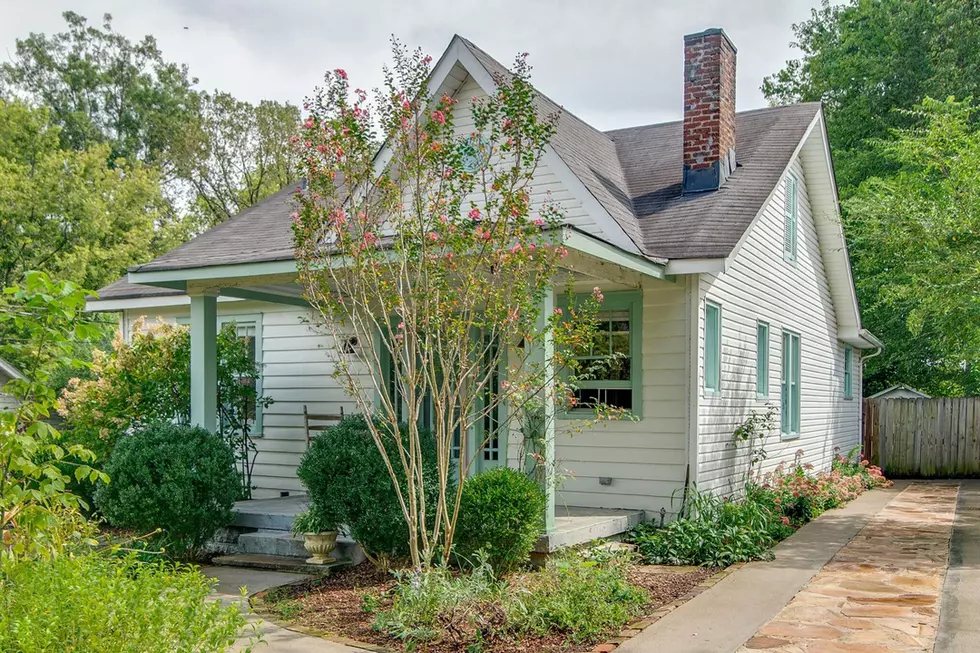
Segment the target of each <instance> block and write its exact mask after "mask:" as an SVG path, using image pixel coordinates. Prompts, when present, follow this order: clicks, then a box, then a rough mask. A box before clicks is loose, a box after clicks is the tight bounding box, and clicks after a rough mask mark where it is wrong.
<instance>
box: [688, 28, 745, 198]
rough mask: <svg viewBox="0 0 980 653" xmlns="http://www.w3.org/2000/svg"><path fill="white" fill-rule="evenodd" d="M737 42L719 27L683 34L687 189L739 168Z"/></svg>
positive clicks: (713, 184)
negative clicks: (737, 157) (736, 94)
mask: <svg viewBox="0 0 980 653" xmlns="http://www.w3.org/2000/svg"><path fill="white" fill-rule="evenodd" d="M735 52H736V51H735V46H734V45H732V42H731V40H730V39H729V38H728V35H727V34H725V32H724V30H721V29H709V30H705V31H704V32H699V33H697V34H688V35H687V36H685V37H684V192H685V193H695V192H700V191H707V190H717V189H718V188H720V187H721V185H722V184H723V183H725V180H726V179H727V178H728V175H730V174H731V173H732V172H734V171H735Z"/></svg>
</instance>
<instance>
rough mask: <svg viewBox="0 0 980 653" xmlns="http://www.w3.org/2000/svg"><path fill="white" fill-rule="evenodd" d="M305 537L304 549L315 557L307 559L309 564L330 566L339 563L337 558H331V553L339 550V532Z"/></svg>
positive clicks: (306, 534)
mask: <svg viewBox="0 0 980 653" xmlns="http://www.w3.org/2000/svg"><path fill="white" fill-rule="evenodd" d="M303 536H304V538H303V548H305V549H306V550H307V552H308V553H309V554H310V555H311V556H313V557H311V558H307V559H306V562H307V563H308V564H311V565H328V564H330V563H331V562H336V561H337V559H336V558H331V557H330V552H331V551H333V550H334V549H335V548H337V531H324V532H322V533H304V534H303Z"/></svg>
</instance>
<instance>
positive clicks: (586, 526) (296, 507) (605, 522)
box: [234, 495, 645, 559]
mask: <svg viewBox="0 0 980 653" xmlns="http://www.w3.org/2000/svg"><path fill="white" fill-rule="evenodd" d="M306 508H307V499H306V496H305V495H293V496H288V497H278V498H274V499H253V500H251V501H239V502H238V503H236V504H235V506H234V511H235V522H234V529H235V530H237V531H238V532H239V534H238V543H239V544H240V548H241V549H242V552H243V553H247V554H253V555H269V556H284V557H291V556H292V557H298V556H303V555H305V554H304V552H303V548H302V542H301V540H300V539H299V538H293V537H292V534H291V532H290V529H291V528H292V525H293V520H294V519H295V518H296V516H297V515H299V514H300V513H302V512H304V511H305V510H306ZM644 518H645V513H644V511H642V510H620V509H611V508H583V507H579V506H564V505H558V506H556V507H555V525H554V528H552V529H550V530H548V531H547V532H545V533H542V535H541V537H540V538H539V539H538V542H537V544H536V545H535V547H534V551H535V553H536V554H539V555H546V554H549V553H553V552H555V551H557V550H559V549H563V548H567V547H573V546H578V545H581V544H587V543H588V542H591V541H593V540H597V539H602V538H610V537H615V536H617V535H620V534H622V533H625V532H626V531H628V530H630V529H631V528H633V527H634V526H636V525H637V524H639V523H640V522H641V521H643V520H644ZM338 541H339V542H340V543H341V544H342V545H344V548H347V549H350V548H352V546H353V542H352V541H351V540H349V539H346V538H344V537H343V536H341V537H340V538H338ZM352 554H354V555H352ZM346 557H349V558H352V559H360V558H359V557H358V556H357V555H356V554H355V552H353V551H348V552H347V554H346Z"/></svg>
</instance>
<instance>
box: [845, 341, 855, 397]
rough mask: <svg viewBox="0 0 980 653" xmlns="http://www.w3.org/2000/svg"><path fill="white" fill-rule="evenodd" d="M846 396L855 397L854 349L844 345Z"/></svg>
mask: <svg viewBox="0 0 980 653" xmlns="http://www.w3.org/2000/svg"><path fill="white" fill-rule="evenodd" d="M844 398H845V399H853V398H854V349H853V348H852V347H851V346H850V345H844Z"/></svg>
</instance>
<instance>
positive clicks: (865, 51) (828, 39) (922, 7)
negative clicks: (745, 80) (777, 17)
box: [762, 0, 980, 197]
mask: <svg viewBox="0 0 980 653" xmlns="http://www.w3.org/2000/svg"><path fill="white" fill-rule="evenodd" d="M978 24H980V3H976V2H964V1H963V0H850V2H847V3H844V4H834V5H831V4H830V2H829V0H823V3H822V6H821V7H820V8H818V9H813V10H812V13H811V17H810V19H809V20H807V21H804V22H802V23H798V24H796V25H793V32H794V34H795V36H796V40H795V42H794V43H793V44H792V45H793V46H794V47H796V48H799V49H800V50H801V51H802V56H801V57H800V58H798V59H793V60H790V61H787V62H786V66H785V67H784V68H783V69H782V70H780V71H779V72H777V73H775V74H773V75H770V76H769V77H767V78H766V79H765V80H764V81H763V83H762V91H763V93H764V94H765V95H766V97H767V98H768V99H769V101H770V102H771V103H773V104H790V103H794V102H815V101H822V102H824V103H825V110H826V112H827V130H828V132H829V134H830V142H831V145H832V147H833V149H834V165H835V168H836V172H837V181H838V184H839V185H840V189H841V194H842V196H844V197H847V196H849V195H850V194H851V193H852V192H854V190H855V189H856V188H857V185H858V184H860V182H861V181H862V180H863V179H865V178H867V177H870V176H876V175H882V174H884V173H886V172H887V171H889V169H890V168H889V161H888V160H887V159H885V158H883V157H882V156H881V154H880V153H879V152H878V151H877V150H875V149H873V148H868V147H867V146H866V145H865V141H866V140H867V139H869V138H886V137H888V136H889V134H890V130H892V129H896V128H904V127H908V126H910V125H911V124H912V122H913V121H914V119H915V116H914V115H910V114H907V113H903V112H900V111H894V109H911V108H912V107H913V106H915V105H916V104H917V103H919V102H921V101H922V100H923V99H924V98H925V97H926V96H931V97H946V96H948V95H955V96H957V97H960V98H963V97H967V96H980V30H978V29H977V25H978Z"/></svg>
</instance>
